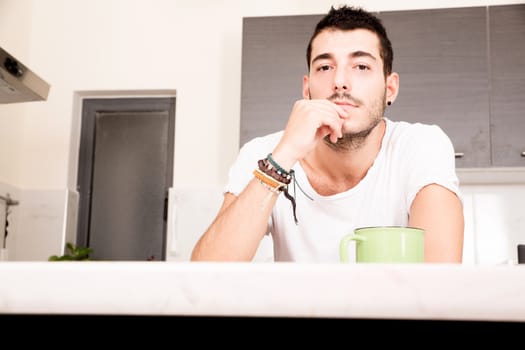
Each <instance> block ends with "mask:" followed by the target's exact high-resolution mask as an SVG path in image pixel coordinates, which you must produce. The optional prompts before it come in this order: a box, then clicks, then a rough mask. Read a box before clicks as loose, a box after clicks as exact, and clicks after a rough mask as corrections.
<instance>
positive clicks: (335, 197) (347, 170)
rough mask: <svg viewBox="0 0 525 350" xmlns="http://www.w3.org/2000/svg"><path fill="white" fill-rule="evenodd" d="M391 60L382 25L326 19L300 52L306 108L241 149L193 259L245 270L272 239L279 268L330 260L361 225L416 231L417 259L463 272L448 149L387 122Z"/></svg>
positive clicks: (299, 104) (413, 128) (332, 15)
mask: <svg viewBox="0 0 525 350" xmlns="http://www.w3.org/2000/svg"><path fill="white" fill-rule="evenodd" d="M392 59H393V53H392V46H391V43H390V41H389V39H388V37H387V34H386V31H385V29H384V27H383V25H382V24H381V22H380V20H378V19H377V18H376V17H375V16H373V15H372V14H370V13H368V12H366V11H364V10H362V9H359V8H352V7H347V6H342V7H339V8H337V9H336V8H333V7H332V8H331V9H330V11H329V13H328V14H327V15H326V16H325V17H324V18H323V19H322V20H321V21H320V22H319V23H318V25H317V27H316V29H315V31H314V34H313V36H312V38H311V40H310V43H309V45H308V50H307V62H308V75H307V76H304V78H303V92H302V95H303V99H302V100H299V101H296V102H295V104H294V106H293V108H292V111H291V114H290V116H289V120H288V123H287V125H286V128H285V130H284V131H281V132H277V133H274V134H271V135H267V136H264V137H259V138H255V139H253V140H251V141H250V142H247V143H246V144H245V145H244V146H243V147H242V148H241V151H240V153H239V156H238V158H237V160H236V162H235V163H234V164H233V166H232V167H231V169H230V173H229V181H228V184H227V185H226V188H225V194H224V202H223V205H222V207H221V209H220V211H219V213H218V215H217V217H216V219H215V220H214V222H213V223H212V224H211V226H210V227H209V228H208V230H207V231H206V232H205V233H204V235H203V236H202V237H201V239H200V240H199V241H198V243H197V245H196V246H195V248H194V250H193V253H192V257H191V259H192V260H193V261H198V260H213V261H250V260H251V259H252V258H253V256H254V254H255V252H256V250H257V248H258V245H259V243H260V241H261V239H262V237H264V235H265V234H271V236H272V239H273V243H274V257H275V261H297V262H337V261H339V255H338V252H339V251H338V249H339V241H340V239H341V238H342V237H343V236H344V235H345V234H348V233H351V232H352V231H353V230H354V229H355V228H357V227H366V226H412V227H419V228H422V229H424V230H425V261H427V262H461V259H462V250H463V230H464V222H463V208H462V203H461V200H460V198H459V190H458V179H457V176H456V173H455V159H454V150H453V147H452V144H451V142H450V140H449V138H448V137H447V136H446V135H445V134H444V132H443V131H442V130H441V129H440V128H439V127H437V126H435V125H434V126H430V125H422V124H419V123H417V124H409V123H406V122H394V121H391V120H389V119H387V118H385V117H384V111H385V108H387V106H388V105H390V104H391V103H393V102H394V101H395V99H396V96H397V94H398V89H399V76H398V74H397V73H395V72H392Z"/></svg>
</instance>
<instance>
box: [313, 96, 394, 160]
mask: <svg viewBox="0 0 525 350" xmlns="http://www.w3.org/2000/svg"><path fill="white" fill-rule="evenodd" d="M341 96H343V97H344V98H346V99H348V100H351V101H354V102H358V103H357V104H358V105H359V106H363V103H362V102H361V101H359V100H357V99H356V98H354V97H352V96H350V95H349V94H347V93H345V94H334V95H332V96H331V97H330V98H328V99H329V100H333V99H335V98H340V97H341ZM385 96H386V92H383V95H382V96H380V97H379V98H377V99H375V100H374V101H372V103H371V106H370V108H369V113H368V117H369V118H368V119H369V123H368V125H366V127H365V128H364V129H363V130H359V131H357V132H347V133H344V134H343V136H342V137H341V138H339V139H337V142H336V143H332V141H330V135H327V136H325V138H324V139H323V140H324V143H325V144H326V145H327V146H328V147H330V148H331V149H333V150H334V151H336V152H348V151H352V150H356V149H359V148H360V147H362V146H363V145H364V144H365V142H366V139H367V138H368V135H370V133H371V132H372V130H374V128H375V127H376V126H377V125H378V124H379V123H380V122H381V121H382V120H383V117H384V113H385Z"/></svg>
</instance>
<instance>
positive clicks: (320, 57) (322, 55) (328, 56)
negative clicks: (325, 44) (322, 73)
mask: <svg viewBox="0 0 525 350" xmlns="http://www.w3.org/2000/svg"><path fill="white" fill-rule="evenodd" d="M332 57H333V56H332V54H329V53H322V54H320V55H317V56H315V57H314V58H313V60H312V63H315V61H319V60H326V59H330V58H332Z"/></svg>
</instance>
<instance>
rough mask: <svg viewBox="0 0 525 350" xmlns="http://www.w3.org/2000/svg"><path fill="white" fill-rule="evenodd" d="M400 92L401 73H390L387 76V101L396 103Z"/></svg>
mask: <svg viewBox="0 0 525 350" xmlns="http://www.w3.org/2000/svg"><path fill="white" fill-rule="evenodd" d="M398 92H399V74H397V73H396V72H392V73H390V75H389V76H388V77H387V78H386V101H387V102H391V103H394V101H395V100H396V98H397V94H398Z"/></svg>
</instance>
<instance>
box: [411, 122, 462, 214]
mask: <svg viewBox="0 0 525 350" xmlns="http://www.w3.org/2000/svg"><path fill="white" fill-rule="evenodd" d="M407 145H408V147H407V151H406V153H405V154H406V155H407V157H408V161H409V164H411V165H410V166H409V167H408V171H407V177H406V178H407V192H406V193H407V197H406V200H407V208H410V207H411V204H412V201H413V200H414V198H415V197H416V195H417V193H418V192H419V191H420V190H421V189H422V188H423V187H425V186H427V185H430V184H438V185H440V186H443V187H445V188H447V189H449V190H450V191H452V192H454V193H456V195H457V196H458V197H459V199H460V200H462V198H461V193H460V190H459V180H458V177H457V174H456V168H455V162H456V160H455V155H454V147H453V145H452V142H451V141H450V138H449V137H448V136H447V135H446V134H445V132H444V131H443V130H442V129H441V128H440V127H439V126H437V125H421V124H419V125H417V126H416V127H414V128H413V129H412V130H411V132H410V137H409V142H408V143H407Z"/></svg>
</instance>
